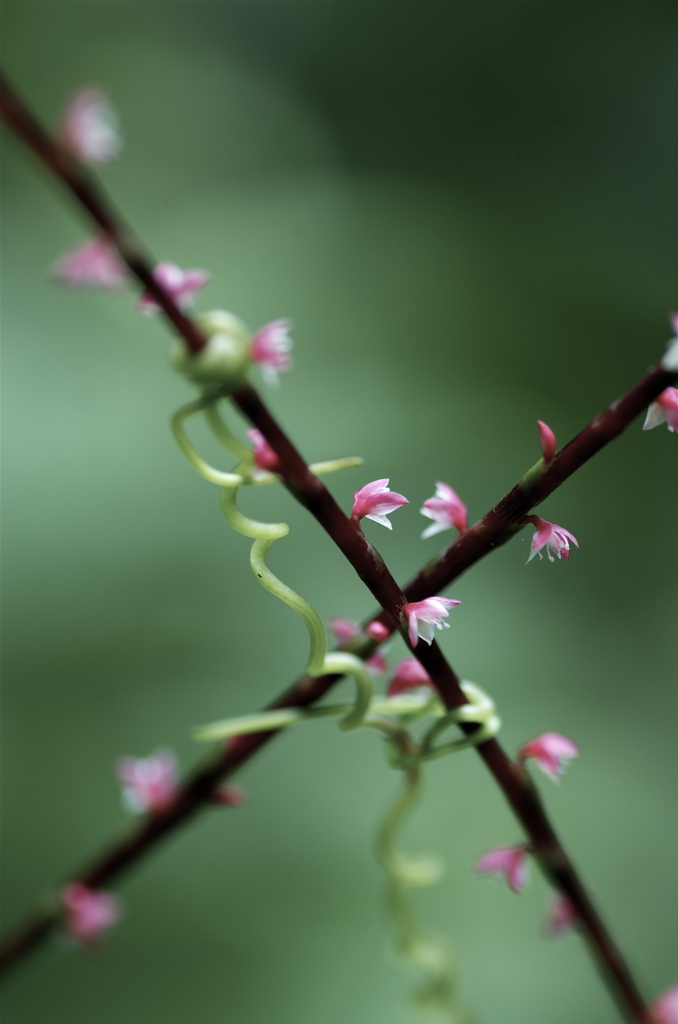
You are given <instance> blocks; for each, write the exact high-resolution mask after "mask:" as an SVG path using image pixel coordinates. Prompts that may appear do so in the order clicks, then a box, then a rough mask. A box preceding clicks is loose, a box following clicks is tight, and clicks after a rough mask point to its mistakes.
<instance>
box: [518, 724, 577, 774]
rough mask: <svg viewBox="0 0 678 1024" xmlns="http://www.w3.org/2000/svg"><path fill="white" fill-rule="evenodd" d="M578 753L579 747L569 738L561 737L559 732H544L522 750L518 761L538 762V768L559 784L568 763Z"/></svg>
mask: <svg viewBox="0 0 678 1024" xmlns="http://www.w3.org/2000/svg"><path fill="white" fill-rule="evenodd" d="M578 753H579V747H578V746H577V745H576V744H575V743H573V742H572V740H568V738H567V736H561V734H560V733H559V732H544V733H542V734H541V736H537V738H536V739H535V740H531V741H530V742H529V743H526V744H525V745H524V746H522V747H521V748H520V750H519V752H518V761H519V762H524V761H527V760H528V759H531V760H534V761H536V763H537V765H538V767H539V768H541V770H542V771H543V772H544V773H545V774H546V775H548V776H549V777H550V778H551V779H553V781H554V782H557V781H558V779H559V777H560V776H561V775H562V774H563V772H564V771H565V769H566V768H567V765H568V763H569V762H570V761H571V760H572V758H573V757H576V756H577V755H578Z"/></svg>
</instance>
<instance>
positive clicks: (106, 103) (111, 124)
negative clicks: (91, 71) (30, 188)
mask: <svg viewBox="0 0 678 1024" xmlns="http://www.w3.org/2000/svg"><path fill="white" fill-rule="evenodd" d="M59 137H60V138H61V142H62V144H63V145H64V146H65V147H66V149H68V150H70V152H71V153H73V154H74V156H77V157H78V158H79V159H80V160H83V161H84V162H85V163H87V164H92V165H96V164H108V163H110V162H111V160H115V159H116V157H117V156H119V155H120V150H121V149H122V140H121V138H120V134H119V132H118V117H117V114H116V113H115V111H114V109H113V107H112V106H111V103H110V100H109V99H108V96H107V95H106V93H105V92H102V90H101V89H99V88H98V87H97V86H95V85H86V86H85V87H84V88H82V89H80V90H79V91H78V92H76V93H75V95H74V96H72V97H71V99H70V101H69V103H68V105H67V107H66V109H65V111H64V113H63V116H62V119H61V125H60V128H59Z"/></svg>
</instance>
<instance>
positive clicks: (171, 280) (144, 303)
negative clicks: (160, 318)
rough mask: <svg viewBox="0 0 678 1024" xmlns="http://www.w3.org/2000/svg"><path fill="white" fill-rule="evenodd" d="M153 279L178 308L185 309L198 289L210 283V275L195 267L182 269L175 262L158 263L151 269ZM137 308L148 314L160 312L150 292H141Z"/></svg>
mask: <svg viewBox="0 0 678 1024" xmlns="http://www.w3.org/2000/svg"><path fill="white" fill-rule="evenodd" d="M153 280H154V281H155V282H156V284H159V285H160V287H161V288H162V289H163V291H165V292H167V294H168V295H169V297H170V298H171V299H172V300H173V302H174V303H175V304H176V305H177V306H178V307H179V309H182V310H187V309H190V307H191V306H192V305H193V303H194V302H195V298H196V295H197V294H198V292H199V291H200V289H201V288H204V287H205V285H206V284H209V283H210V281H211V280H212V275H211V274H210V273H208V272H207V271H206V270H198V269H197V268H193V269H192V270H182V269H181V267H178V266H177V265H176V263H158V265H157V267H156V268H155V270H154V271H153ZM137 309H138V310H139V311H140V312H141V313H146V314H147V315H149V316H153V315H154V314H155V313H159V312H160V306H159V305H158V303H157V302H156V301H155V299H154V298H153V296H152V295H151V293H150V292H144V293H143V295H142V296H141V298H140V299H139V301H138V302H137Z"/></svg>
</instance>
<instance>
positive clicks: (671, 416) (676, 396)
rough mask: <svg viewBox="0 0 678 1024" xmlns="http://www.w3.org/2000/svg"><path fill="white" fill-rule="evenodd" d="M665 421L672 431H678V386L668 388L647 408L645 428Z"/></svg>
mask: <svg viewBox="0 0 678 1024" xmlns="http://www.w3.org/2000/svg"><path fill="white" fill-rule="evenodd" d="M660 423H665V424H666V425H667V427H668V428H669V430H670V431H671V433H674V432H678V388H666V389H665V390H664V391H662V393H661V395H660V396H659V398H658V399H657V400H656V401H655V402H653V403H652V405H651V406H650V407H649V409H648V410H647V416H646V417H645V422H644V423H643V430H652V429H653V428H654V427H658V426H659V424H660Z"/></svg>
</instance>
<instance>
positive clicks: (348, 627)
mask: <svg viewBox="0 0 678 1024" xmlns="http://www.w3.org/2000/svg"><path fill="white" fill-rule="evenodd" d="M329 621H330V629H331V630H332V632H333V633H334V635H335V637H336V638H337V640H338V641H339V643H340V644H343V643H345V642H346V641H347V640H354V639H355V637H357V636H360V626H359V625H358V623H357V622H354V621H353V620H352V619H330V620H329Z"/></svg>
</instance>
